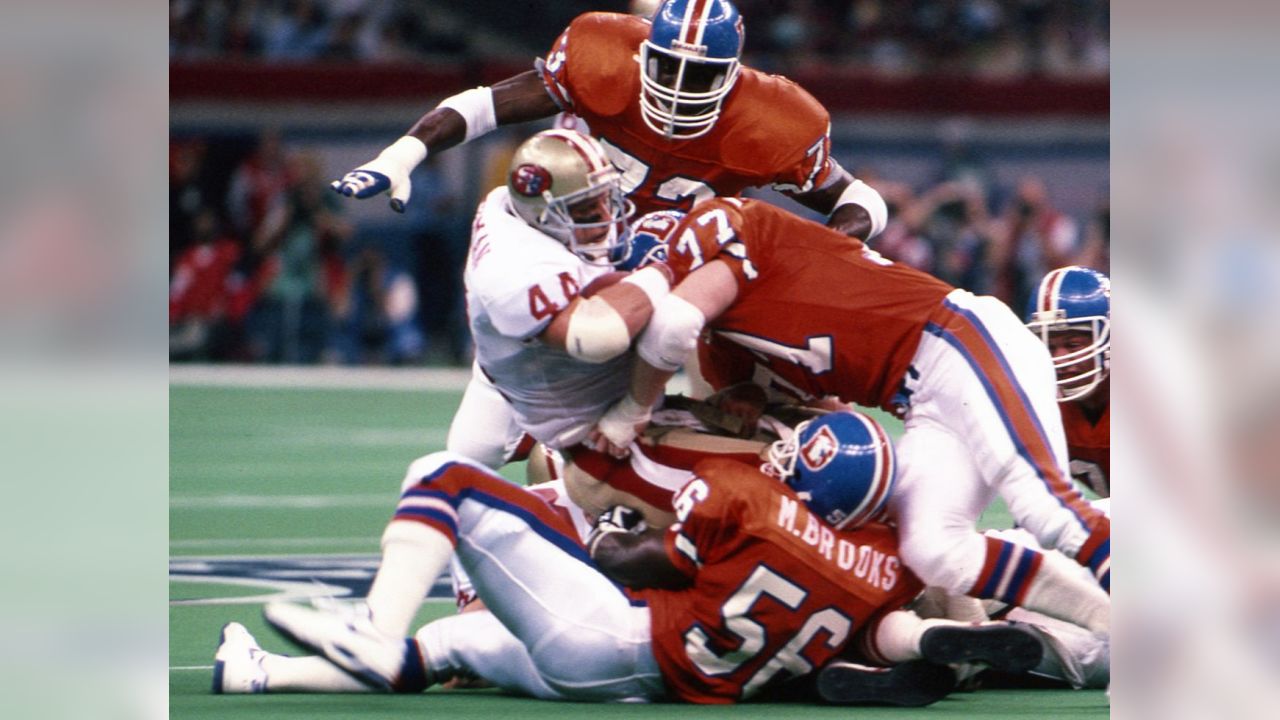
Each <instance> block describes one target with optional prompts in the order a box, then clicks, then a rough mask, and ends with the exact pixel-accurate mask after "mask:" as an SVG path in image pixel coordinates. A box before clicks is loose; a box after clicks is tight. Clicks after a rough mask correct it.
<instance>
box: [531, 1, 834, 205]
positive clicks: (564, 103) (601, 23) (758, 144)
mask: <svg viewBox="0 0 1280 720" xmlns="http://www.w3.org/2000/svg"><path fill="white" fill-rule="evenodd" d="M648 33H649V25H648V24H647V23H646V22H645V21H643V20H641V19H639V18H636V17H632V16H629V15H618V14H613V13H587V14H585V15H580V16H578V17H577V18H576V19H575V20H574V21H573V22H572V23H571V24H570V25H569V27H568V28H567V29H566V30H565V31H564V33H562V34H561V35H560V38H559V39H558V40H556V42H555V44H554V45H553V46H552V48H551V52H550V53H549V54H548V55H547V57H546V59H545V60H544V61H543V62H541V63H540V64H539V67H540V69H541V71H542V79H543V83H544V84H545V85H546V88H547V92H549V93H550V94H551V96H552V98H554V99H555V101H556V102H557V103H558V104H559V105H560V108H561V109H562V110H565V111H568V112H572V113H573V114H575V115H577V116H578V117H580V118H582V119H583V120H585V121H586V122H587V124H588V125H589V126H590V127H591V132H592V134H593V135H595V137H596V138H598V139H599V140H600V141H601V142H602V143H603V144H604V146H605V149H606V150H607V151H608V152H609V159H610V160H612V161H613V164H614V165H615V166H617V167H618V169H619V170H620V171H621V172H622V173H623V181H622V190H623V192H624V193H626V194H627V195H628V196H629V197H630V199H631V200H632V201H633V202H634V203H635V204H636V208H637V212H639V213H646V212H651V211H653V210H662V209H667V208H680V209H684V210H687V209H688V208H689V207H690V206H692V204H693V203H694V202H695V201H699V200H704V199H707V198H709V197H712V196H713V195H723V196H733V195H738V194H740V193H741V192H742V191H743V190H744V189H746V188H749V187H763V186H773V187H774V188H775V189H777V190H780V191H784V192H795V193H805V192H810V191H812V190H815V189H821V188H823V187H825V186H826V185H827V184H828V182H829V181H831V180H834V179H835V178H833V177H832V174H833V173H832V169H833V167H834V165H833V162H832V160H831V157H830V149H831V137H830V117H829V116H828V114H827V111H826V110H825V109H824V108H823V107H822V105H821V104H819V103H818V101H817V100H815V99H814V98H813V97H812V96H811V95H809V94H808V93H807V92H805V91H804V90H803V89H801V88H800V86H799V85H796V84H795V83H793V82H791V81H790V80H787V79H786V78H782V77H779V76H776V75H767V74H765V73H761V72H758V71H756V70H752V69H751V68H747V67H743V68H742V71H741V74H740V75H739V77H738V80H737V84H736V86H735V87H734V89H733V91H732V92H731V93H730V95H729V97H728V98H727V99H726V100H725V103H724V106H723V108H722V110H721V114H720V117H719V119H718V120H717V121H716V124H715V126H714V127H713V128H712V129H711V131H710V132H708V133H707V134H705V135H702V136H701V137H697V138H693V139H689V140H679V139H676V140H668V139H666V138H664V137H663V136H661V135H659V134H658V133H655V132H654V131H653V130H650V129H649V128H648V127H647V126H646V125H645V123H644V121H643V119H642V118H641V115H640V103H639V101H638V99H639V97H640V73H639V72H638V71H637V68H636V64H637V62H639V59H638V56H637V55H636V48H638V47H639V46H640V44H641V42H642V41H643V40H644V39H645V38H646V37H648Z"/></svg>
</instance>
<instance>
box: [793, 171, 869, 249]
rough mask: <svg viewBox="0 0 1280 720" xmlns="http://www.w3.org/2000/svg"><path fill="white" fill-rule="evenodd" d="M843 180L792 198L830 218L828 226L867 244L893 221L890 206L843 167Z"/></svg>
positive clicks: (839, 179) (841, 174) (841, 173)
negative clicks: (890, 220) (890, 215)
mask: <svg viewBox="0 0 1280 720" xmlns="http://www.w3.org/2000/svg"><path fill="white" fill-rule="evenodd" d="M837 170H839V173H840V177H839V178H837V179H836V180H835V181H834V182H831V183H829V184H828V185H827V186H826V187H823V188H815V189H813V190H810V191H809V192H806V193H791V194H790V197H791V198H792V199H793V200H795V201H796V202H798V203H800V204H801V205H804V206H805V207H807V208H809V209H810V210H815V211H817V212H820V213H823V214H824V215H827V216H828V217H827V227H829V228H832V229H834V230H838V231H840V232H842V233H844V234H845V235H848V236H849V237H854V238H857V239H859V240H861V241H863V242H867V241H868V240H870V239H871V238H873V237H875V236H876V235H878V234H880V231H881V230H884V226H885V225H886V224H887V223H888V222H889V207H888V205H887V204H886V203H885V201H884V198H882V197H881V196H880V193H879V192H877V191H876V190H875V189H874V188H872V187H871V186H870V185H867V184H866V183H864V182H862V181H861V180H858V179H856V178H854V177H853V176H852V175H850V174H849V173H848V171H846V170H845V169H843V168H837Z"/></svg>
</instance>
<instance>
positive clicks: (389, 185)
mask: <svg viewBox="0 0 1280 720" xmlns="http://www.w3.org/2000/svg"><path fill="white" fill-rule="evenodd" d="M426 158H427V146H426V145H424V144H423V143H422V141H421V140H419V139H418V138H416V137H412V136H410V135H405V136H404V137H402V138H400V139H399V140H397V141H395V142H394V143H392V144H391V145H389V146H388V147H387V149H386V150H383V151H382V152H380V153H378V157H376V158H374V159H373V160H370V161H369V162H367V163H365V164H364V165H361V166H360V167H358V168H356V169H355V170H352V171H351V172H349V173H347V174H346V175H343V176H342V179H341V180H334V181H333V182H332V183H330V187H332V188H333V190H334V192H336V193H338V194H340V195H346V196H347V197H354V198H358V199H361V200H363V199H364V198H370V197H373V196H374V195H378V194H380V193H384V192H386V193H390V194H391V209H392V210H395V211H396V212H398V213H402V212H404V206H405V203H407V202H409V193H410V192H411V191H412V183H410V182H409V173H411V172H413V169H414V168H416V167H418V164H419V163H421V162H422V161H423V160H425V159H426Z"/></svg>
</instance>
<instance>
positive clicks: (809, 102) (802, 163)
mask: <svg viewBox="0 0 1280 720" xmlns="http://www.w3.org/2000/svg"><path fill="white" fill-rule="evenodd" d="M742 42H743V24H742V17H741V15H740V14H739V13H738V9H737V8H736V7H735V6H734V5H733V4H732V3H731V2H729V0H666V2H663V3H662V4H661V5H660V6H659V7H658V8H657V10H656V11H655V12H654V13H653V14H652V17H651V18H650V19H648V20H646V19H643V18H640V17H635V16H632V15H624V14H617V13H600V12H591V13H586V14H583V15H580V16H578V17H577V18H575V19H574V20H573V22H572V23H570V25H569V27H568V28H567V29H566V30H565V31H564V32H563V33H562V34H561V35H560V37H559V39H557V40H556V41H555V43H554V44H553V45H552V47H551V51H550V52H549V53H548V54H547V56H546V57H545V58H543V59H540V60H539V61H538V62H537V63H536V65H535V68H534V69H532V70H529V71H527V72H524V73H521V74H519V75H516V76H514V77H511V78H508V79H506V80H503V81H501V82H499V83H496V84H495V85H493V86H492V87H478V88H474V89H471V90H467V91H466V92H463V93H460V94H458V95H454V96H452V97H449V98H446V99H445V100H443V101H441V102H440V104H439V105H437V106H436V108H435V109H434V110H432V111H430V112H428V113H427V114H426V115H424V116H422V118H421V119H419V120H418V122H417V123H415V124H414V125H413V127H411V128H410V129H409V132H408V134H406V135H405V136H404V137H402V138H400V139H399V140H397V141H396V142H395V143H393V144H392V145H390V146H389V147H387V148H386V149H385V150H383V151H382V153H381V154H379V155H378V157H377V158H375V159H374V160H372V161H371V162H369V163H366V164H364V165H361V166H360V167H358V168H356V169H355V170H352V171H351V172H349V173H347V174H346V175H344V176H343V177H342V179H341V180H338V181H335V182H334V183H333V187H334V189H335V190H337V191H338V192H339V193H341V194H343V195H347V196H350V197H356V198H368V197H372V196H374V195H378V194H380V193H383V192H387V193H389V194H390V195H391V207H392V209H394V210H396V211H398V212H403V210H404V204H405V203H406V202H407V201H408V200H409V194H410V189H411V188H410V182H409V175H410V173H411V172H412V171H413V169H414V168H415V167H417V166H418V164H419V163H421V162H422V161H423V160H424V159H426V157H427V155H428V154H429V153H439V152H442V151H444V150H446V149H448V148H450V147H453V146H454V145H458V144H460V143H464V142H469V141H471V140H474V139H476V138H478V137H480V136H482V135H484V134H486V133H488V132H490V131H492V130H493V129H494V128H496V127H498V126H500V125H508V124H512V123H519V122H526V121H529V120H537V119H541V118H548V117H551V116H553V115H555V114H556V113H558V112H560V111H567V112H571V113H573V114H574V115H575V116H577V117H578V118H580V119H582V120H583V121H585V122H586V123H587V126H589V127H590V129H591V132H592V133H593V134H594V135H595V136H596V137H597V138H599V139H600V141H601V142H602V143H603V144H604V146H605V148H606V149H607V150H608V152H609V157H610V159H611V160H612V161H613V164H614V165H616V166H617V167H618V169H619V170H620V171H621V173H622V185H623V191H624V192H625V193H626V194H627V195H628V196H630V198H631V199H632V201H633V202H634V203H635V204H636V206H637V207H638V208H639V209H640V212H642V213H647V212H649V211H652V210H660V209H665V208H678V209H686V210H687V209H688V208H689V207H691V206H692V205H693V203H694V202H697V201H700V200H704V199H706V198H709V197H712V196H715V195H721V196H731V195H738V194H740V193H741V192H742V191H743V190H745V189H747V188H750V187H764V186H768V187H773V188H775V189H777V190H779V191H781V192H783V193H786V194H788V195H790V196H791V197H792V198H794V199H795V200H797V201H798V202H800V203H801V204H803V205H805V206H806V207H809V208H812V209H814V210H816V211H818V212H821V213H823V214H829V216H830V217H829V221H828V222H829V224H830V225H831V226H832V227H835V228H837V229H839V230H840V231H841V232H845V233H847V234H849V235H852V236H854V237H857V238H860V239H863V240H867V239H870V238H871V237H873V236H875V235H876V234H877V233H878V232H880V230H882V229H883V228H884V226H885V223H886V222H887V219H888V209H887V207H886V205H885V202H884V200H883V199H882V198H881V197H880V194H879V193H877V192H876V191H875V190H874V189H872V188H871V187H870V186H868V185H867V184H865V183H863V182H862V181H860V180H855V179H854V178H853V177H852V176H850V175H849V173H848V172H847V171H846V170H844V169H843V168H842V167H841V166H840V165H839V163H837V162H836V161H835V159H834V158H832V157H831V155H830V150H831V137H830V117H829V115H828V114H827V111H826V110H825V109H824V108H823V107H822V105H821V104H819V103H818V102H817V101H816V100H815V99H814V98H813V97H812V96H811V95H809V94H808V93H807V92H805V91H804V90H803V89H802V88H800V87H799V86H798V85H796V84H795V83H793V82H791V81H789V80H787V79H785V78H782V77H779V76H777V75H769V74H766V73H762V72H758V71H756V70H753V69H751V68H748V67H744V66H743V65H742V64H741V63H740V61H739V57H740V55H741V52H742Z"/></svg>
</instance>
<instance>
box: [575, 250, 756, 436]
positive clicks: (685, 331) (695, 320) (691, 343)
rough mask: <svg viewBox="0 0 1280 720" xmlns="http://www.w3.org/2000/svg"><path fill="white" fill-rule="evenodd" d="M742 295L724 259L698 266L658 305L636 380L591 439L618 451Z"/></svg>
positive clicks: (644, 337) (640, 345)
mask: <svg viewBox="0 0 1280 720" xmlns="http://www.w3.org/2000/svg"><path fill="white" fill-rule="evenodd" d="M737 297H738V282H737V279H736V278H735V277H734V274H733V270H732V269H731V268H730V267H729V264H728V263H727V262H725V261H723V260H719V259H717V260H712V261H711V262H709V263H707V264H706V265H703V266H702V267H700V268H698V269H697V270H695V271H693V272H692V273H690V274H689V276H688V277H686V278H685V279H684V280H682V281H681V282H680V284H679V285H677V286H676V287H675V288H674V289H672V291H671V293H670V294H669V295H667V296H666V297H665V298H664V299H663V300H662V301H661V302H660V303H658V305H657V306H656V307H655V308H654V311H653V317H651V318H650V319H649V324H648V325H647V326H646V327H645V330H644V332H643V333H641V335H640V338H639V340H638V341H637V344H636V352H637V354H638V355H639V357H638V358H637V360H636V363H635V365H634V366H633V367H632V376H631V386H630V390H629V392H628V393H627V395H626V397H624V398H622V399H621V400H619V401H618V402H617V403H616V404H615V405H614V406H613V407H612V408H610V409H609V411H608V412H606V413H605V414H604V416H603V417H602V418H600V422H599V424H598V425H597V426H596V429H595V430H592V431H591V434H590V435H589V436H588V440H587V443H588V444H589V445H591V446H592V447H594V448H595V449H596V450H597V451H599V452H607V453H609V454H610V455H613V456H614V457H623V456H625V455H626V454H627V446H628V445H630V444H631V441H632V440H634V439H635V437H636V435H637V434H638V433H639V432H640V431H642V430H643V429H644V428H645V426H646V425H648V422H649V413H650V411H651V409H652V408H653V405H654V404H655V403H656V402H657V401H658V398H659V397H661V396H662V391H663V388H665V387H666V384H667V381H668V380H670V379H671V376H672V375H674V374H675V373H676V371H677V370H679V369H680V368H681V367H684V363H685V361H687V360H688V359H689V356H690V355H692V354H693V351H694V348H695V346H696V345H697V341H698V335H699V334H700V333H701V332H702V328H703V327H704V326H705V325H706V324H707V322H709V321H711V320H713V319H715V318H717V317H719V316H720V314H721V313H723V312H724V311H725V309H726V308H728V307H729V305H730V304H732V303H733V301H734V300H735V299H737Z"/></svg>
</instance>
